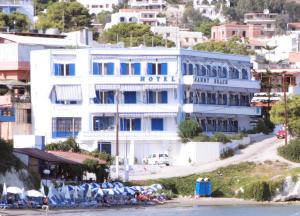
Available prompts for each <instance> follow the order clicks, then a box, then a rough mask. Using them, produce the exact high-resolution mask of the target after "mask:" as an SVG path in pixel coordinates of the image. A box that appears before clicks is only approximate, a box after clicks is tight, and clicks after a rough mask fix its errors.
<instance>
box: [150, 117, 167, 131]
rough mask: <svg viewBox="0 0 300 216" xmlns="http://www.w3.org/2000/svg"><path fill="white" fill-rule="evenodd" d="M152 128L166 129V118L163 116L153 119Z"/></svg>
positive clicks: (156, 129) (155, 129) (157, 129)
mask: <svg viewBox="0 0 300 216" xmlns="http://www.w3.org/2000/svg"><path fill="white" fill-rule="evenodd" d="M151 130H152V131H163V130H164V119H162V118H153V119H151Z"/></svg>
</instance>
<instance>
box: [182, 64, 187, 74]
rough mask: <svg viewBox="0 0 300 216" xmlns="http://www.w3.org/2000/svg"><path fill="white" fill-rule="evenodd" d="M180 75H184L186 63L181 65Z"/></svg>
mask: <svg viewBox="0 0 300 216" xmlns="http://www.w3.org/2000/svg"><path fill="white" fill-rule="evenodd" d="M182 75H186V63H183V65H182Z"/></svg>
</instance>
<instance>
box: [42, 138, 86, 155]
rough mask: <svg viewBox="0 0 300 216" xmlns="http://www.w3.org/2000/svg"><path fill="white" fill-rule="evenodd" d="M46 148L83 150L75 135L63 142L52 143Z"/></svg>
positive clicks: (53, 149) (52, 149) (72, 150)
mask: <svg viewBox="0 0 300 216" xmlns="http://www.w3.org/2000/svg"><path fill="white" fill-rule="evenodd" d="M46 149H47V150H50V151H71V152H81V149H80V147H79V145H78V143H76V140H75V139H74V138H73V137H70V138H68V139H67V140H65V141H63V142H58V143H51V144H48V145H46Z"/></svg>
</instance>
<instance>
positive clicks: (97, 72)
mask: <svg viewBox="0 0 300 216" xmlns="http://www.w3.org/2000/svg"><path fill="white" fill-rule="evenodd" d="M100 67H101V65H100V64H99V63H97V62H93V74H94V75H100V74H101V68H100Z"/></svg>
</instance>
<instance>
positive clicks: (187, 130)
mask: <svg viewBox="0 0 300 216" xmlns="http://www.w3.org/2000/svg"><path fill="white" fill-rule="evenodd" d="M201 131H202V130H201V128H200V127H199V125H198V123H197V122H196V121H195V120H184V121H182V122H181V123H180V125H179V136H180V137H181V139H182V140H183V141H187V140H188V139H191V138H193V137H195V136H197V135H198V134H199V133H200V132H201Z"/></svg>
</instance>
